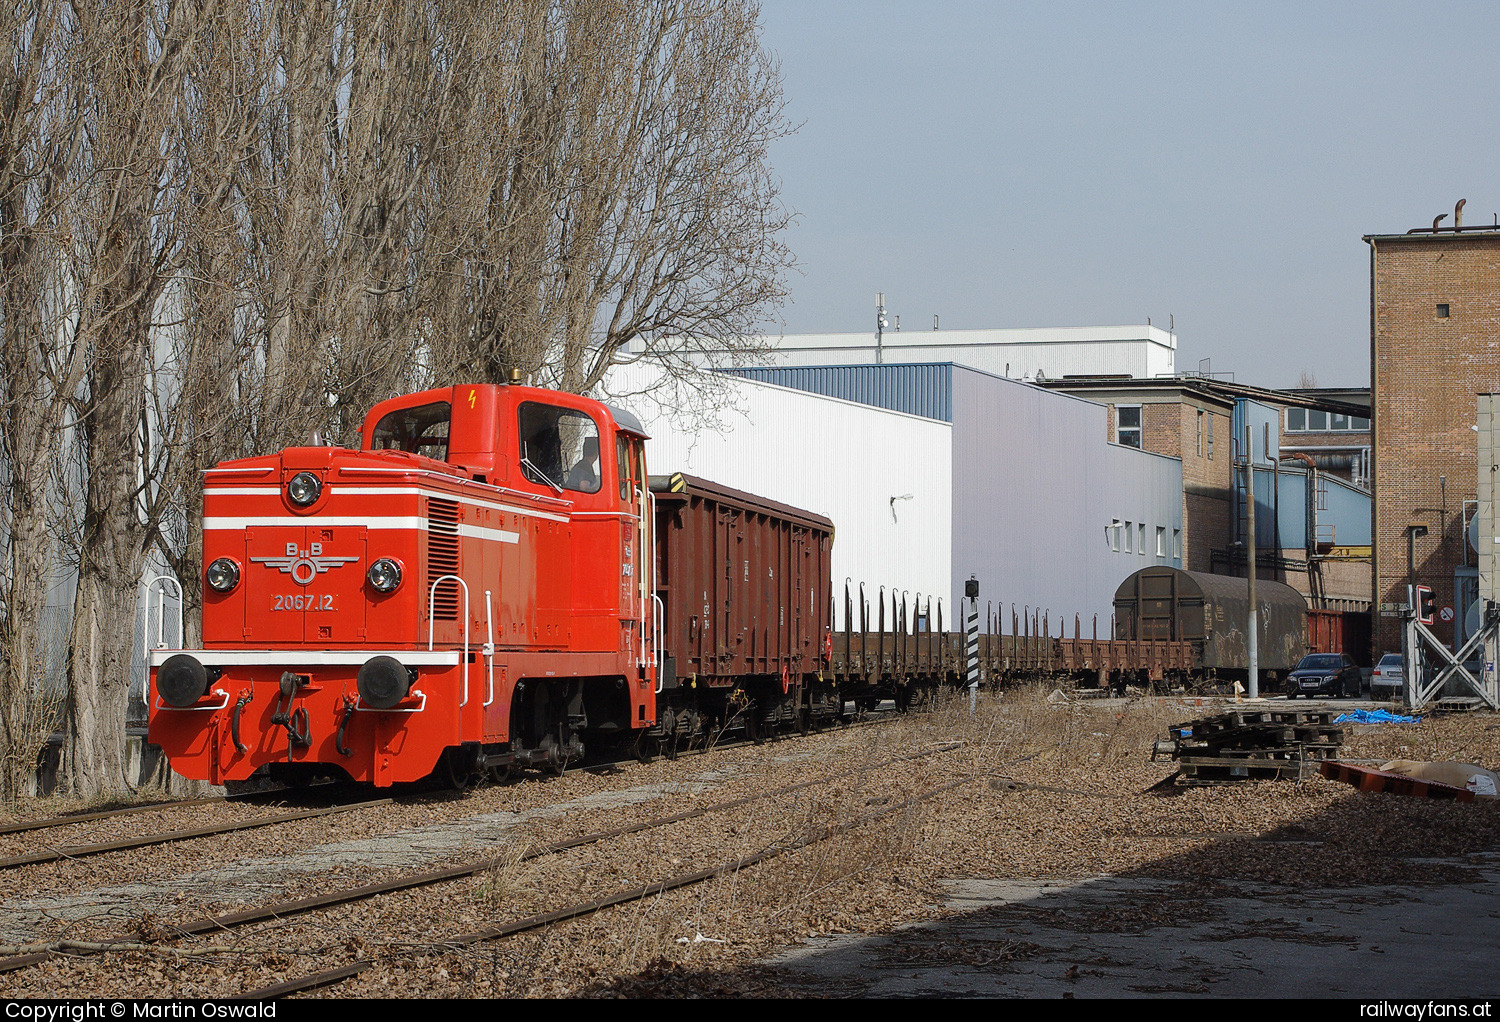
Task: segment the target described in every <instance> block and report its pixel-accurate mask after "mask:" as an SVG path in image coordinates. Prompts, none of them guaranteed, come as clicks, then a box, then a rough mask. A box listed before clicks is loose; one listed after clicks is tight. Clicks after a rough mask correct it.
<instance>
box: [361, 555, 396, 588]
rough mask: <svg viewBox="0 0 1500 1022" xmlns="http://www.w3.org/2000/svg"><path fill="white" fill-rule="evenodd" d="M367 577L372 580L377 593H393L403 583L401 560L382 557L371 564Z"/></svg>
mask: <svg viewBox="0 0 1500 1022" xmlns="http://www.w3.org/2000/svg"><path fill="white" fill-rule="evenodd" d="M365 577H366V578H367V579H369V580H370V586H371V588H373V589H374V590H375V591H376V592H377V593H393V592H395V591H396V587H397V586H399V585H401V562H400V561H393V560H391V559H390V558H389V557H382V558H381V559H380V560H378V561H376V562H375V563H374V564H372V565H370V570H369V572H367V573H366V575H365Z"/></svg>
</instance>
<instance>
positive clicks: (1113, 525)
mask: <svg viewBox="0 0 1500 1022" xmlns="http://www.w3.org/2000/svg"><path fill="white" fill-rule="evenodd" d="M1109 548H1110V549H1111V550H1113V551H1114V552H1115V553H1119V552H1120V520H1119V519H1118V518H1116V519H1115V520H1114V521H1112V522H1110V523H1109Z"/></svg>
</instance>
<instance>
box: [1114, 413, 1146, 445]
mask: <svg viewBox="0 0 1500 1022" xmlns="http://www.w3.org/2000/svg"><path fill="white" fill-rule="evenodd" d="M1115 415H1116V418H1117V420H1118V426H1117V427H1116V429H1115V439H1116V440H1118V441H1119V442H1120V443H1122V444H1124V445H1125V446H1126V447H1140V446H1141V406H1140V405H1117V406H1116V407H1115Z"/></svg>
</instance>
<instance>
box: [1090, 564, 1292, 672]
mask: <svg viewBox="0 0 1500 1022" xmlns="http://www.w3.org/2000/svg"><path fill="white" fill-rule="evenodd" d="M1255 598H1256V602H1257V603H1258V604H1260V639H1259V648H1258V650H1257V655H1258V659H1259V665H1260V669H1261V670H1263V671H1272V672H1277V673H1284V672H1287V671H1290V670H1291V669H1292V668H1293V667H1295V666H1296V665H1297V661H1299V660H1300V659H1302V655H1303V654H1304V653H1306V652H1307V601H1306V600H1305V599H1304V598H1303V596H1302V594H1301V593H1299V592H1297V590H1295V589H1293V588H1292V587H1291V586H1289V585H1283V584H1282V583H1280V582H1271V581H1268V580H1257V581H1256V583H1255ZM1249 617H1250V582H1249V580H1248V579H1243V578H1238V577H1235V576H1232V575H1209V574H1205V573H1203V572H1199V571H1184V570H1183V569H1181V568H1168V567H1151V568H1142V569H1141V570H1140V571H1137V572H1135V573H1134V574H1133V575H1131V576H1130V577H1129V578H1127V579H1126V580H1125V581H1124V582H1122V583H1120V587H1119V588H1118V589H1117V590H1115V638H1117V639H1142V640H1182V641H1187V642H1191V643H1192V644H1193V647H1194V650H1195V652H1196V653H1197V655H1198V667H1199V668H1200V669H1201V670H1202V671H1204V672H1216V673H1220V674H1235V673H1241V672H1246V671H1248V670H1249V667H1250V648H1249V643H1248V641H1247V628H1248V624H1249Z"/></svg>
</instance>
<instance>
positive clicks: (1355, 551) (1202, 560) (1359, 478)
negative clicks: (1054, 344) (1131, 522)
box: [1043, 376, 1370, 612]
mask: <svg viewBox="0 0 1500 1022" xmlns="http://www.w3.org/2000/svg"><path fill="white" fill-rule="evenodd" d="M1043 386H1045V387H1047V388H1048V389H1049V390H1062V391H1065V392H1067V393H1071V394H1076V395H1077V396H1079V397H1086V398H1088V399H1089V400H1091V401H1097V402H1099V403H1100V404H1103V405H1104V406H1105V407H1106V408H1107V410H1108V423H1109V431H1110V433H1109V438H1110V439H1111V440H1112V441H1114V442H1116V443H1121V444H1126V445H1128V446H1132V447H1141V448H1143V449H1145V450H1147V451H1150V452H1152V453H1154V454H1165V455H1168V456H1170V457H1174V458H1180V459H1181V460H1182V544H1183V546H1182V566H1183V567H1184V568H1187V569H1188V570H1190V571H1205V572H1213V573H1216V574H1231V575H1243V574H1244V573H1245V552H1244V547H1243V546H1240V545H1237V544H1238V543H1239V542H1241V541H1243V539H1244V536H1243V533H1244V530H1245V522H1244V509H1243V500H1242V497H1243V472H1236V471H1235V462H1234V459H1235V456H1236V454H1237V452H1238V448H1239V445H1238V444H1237V443H1236V442H1235V440H1236V438H1235V435H1234V434H1235V426H1234V423H1236V422H1254V423H1258V424H1259V425H1257V427H1256V430H1255V444H1256V449H1257V464H1258V466H1259V467H1258V468H1257V470H1256V476H1257V482H1256V506H1257V508H1258V511H1257V515H1258V521H1257V527H1256V534H1257V536H1258V537H1259V538H1258V545H1259V549H1258V552H1257V558H1256V562H1257V566H1258V567H1257V574H1258V575H1259V577H1261V578H1268V579H1273V580H1275V581H1278V582H1285V583H1286V584H1288V585H1290V586H1292V587H1293V588H1295V589H1297V591H1299V592H1301V593H1302V594H1303V595H1304V596H1307V597H1308V598H1309V600H1310V601H1311V602H1312V604H1313V605H1314V606H1317V607H1320V608H1325V609H1334V610H1344V611H1361V612H1362V611H1364V610H1365V609H1367V607H1368V600H1369V591H1370V581H1369V579H1370V562H1369V554H1370V551H1369V541H1368V538H1367V536H1365V535H1364V532H1365V528H1366V525H1367V523H1368V520H1369V512H1368V507H1369V493H1368V478H1367V473H1362V472H1360V471H1359V467H1360V466H1361V465H1362V464H1364V463H1365V462H1367V460H1368V455H1367V453H1363V452H1365V451H1366V450H1367V448H1368V446H1369V439H1368V437H1369V432H1368V421H1367V420H1368V415H1369V405H1368V400H1367V397H1366V395H1365V394H1364V393H1363V392H1362V391H1339V392H1337V393H1335V392H1332V391H1329V392H1323V391H1275V390H1267V389H1265V388H1261V387H1252V386H1248V385H1246V384H1239V383H1234V382H1232V381H1228V380H1223V379H1214V378H1211V377H1206V376H1205V377H1195V376H1176V377H1165V378H1157V379H1130V378H1121V377H1072V378H1068V379H1063V380H1048V381H1046V382H1045V383H1044V384H1043ZM1288 423H1290V424H1291V426H1292V431H1291V432H1290V433H1288V432H1287V428H1288ZM1333 426H1336V427H1337V429H1331V427H1333ZM1351 427H1353V428H1351ZM1241 430H1243V427H1241ZM1289 441H1290V442H1289ZM1351 451H1352V452H1354V455H1353V456H1352V457H1351ZM1273 464H1274V465H1276V466H1277V467H1276V468H1275V469H1273V468H1272V467H1271V466H1272V465H1273ZM1351 470H1352V471H1351ZM1325 475H1332V476H1336V477H1338V479H1339V480H1342V482H1338V483H1335V482H1331V481H1329V480H1327V479H1326V478H1323V477H1324V476H1325ZM1320 480H1321V481H1320ZM1309 489H1311V490H1312V491H1313V493H1314V497H1315V499H1316V500H1317V501H1318V503H1317V504H1316V505H1315V506H1314V507H1313V508H1312V509H1311V514H1312V515H1313V516H1314V517H1313V519H1312V520H1313V521H1314V522H1315V523H1321V524H1315V525H1314V526H1313V527H1312V528H1311V529H1309V528H1308V527H1307V525H1306V523H1307V521H1308V518H1307V516H1306V515H1303V514H1299V513H1298V509H1297V508H1294V507H1292V506H1283V502H1281V501H1280V496H1281V495H1282V494H1286V495H1287V496H1288V500H1289V501H1292V500H1295V501H1296V502H1299V503H1300V502H1301V501H1302V500H1304V499H1305V496H1306V494H1307V492H1308V490H1309ZM1335 491H1336V492H1335ZM1294 493H1296V494H1300V496H1297V497H1295V498H1293V497H1292V496H1291V495H1292V494H1294ZM1320 508H1321V511H1320V510H1319V509H1320ZM1351 514H1354V515H1356V516H1357V519H1358V520H1357V522H1351V521H1350V515H1351ZM1320 515H1321V517H1319V516H1320ZM1340 516H1342V519H1343V521H1344V528H1343V529H1342V530H1339V531H1336V530H1335V529H1334V526H1333V522H1334V521H1335V520H1336V519H1338V518H1339V517H1340ZM1283 522H1284V523H1285V528H1284V529H1280V531H1278V528H1279V526H1281V525H1282V523H1283ZM1294 523H1300V524H1294ZM1351 524H1353V525H1355V526H1356V528H1353V529H1351V528H1349V526H1350V525H1351ZM1308 533H1312V534H1313V535H1309V534H1308ZM1351 535H1352V538H1351Z"/></svg>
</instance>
